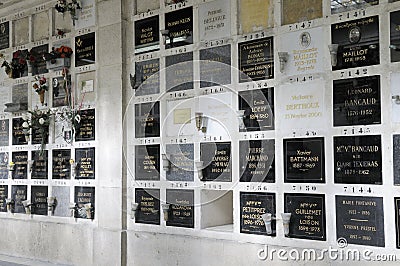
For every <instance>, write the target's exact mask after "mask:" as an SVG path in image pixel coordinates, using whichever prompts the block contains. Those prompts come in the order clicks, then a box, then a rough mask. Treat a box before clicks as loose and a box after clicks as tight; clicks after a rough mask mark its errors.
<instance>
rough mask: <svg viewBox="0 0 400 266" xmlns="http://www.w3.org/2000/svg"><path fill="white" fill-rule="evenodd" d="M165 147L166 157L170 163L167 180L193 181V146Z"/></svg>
mask: <svg viewBox="0 0 400 266" xmlns="http://www.w3.org/2000/svg"><path fill="white" fill-rule="evenodd" d="M166 146H167V147H166V155H167V157H168V160H169V161H170V169H169V171H167V180H170V181H193V179H194V177H193V164H194V146H193V144H169V145H166Z"/></svg>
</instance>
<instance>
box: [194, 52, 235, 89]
mask: <svg viewBox="0 0 400 266" xmlns="http://www.w3.org/2000/svg"><path fill="white" fill-rule="evenodd" d="M230 83H231V45H230V44H228V45H224V46H219V47H213V48H209V49H203V50H200V88H205V87H211V86H220V85H226V84H230Z"/></svg>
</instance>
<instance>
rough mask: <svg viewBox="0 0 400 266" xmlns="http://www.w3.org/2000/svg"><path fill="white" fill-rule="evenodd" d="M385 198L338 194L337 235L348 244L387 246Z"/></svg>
mask: <svg viewBox="0 0 400 266" xmlns="http://www.w3.org/2000/svg"><path fill="white" fill-rule="evenodd" d="M383 217H384V215H383V198H379V197H353V196H336V237H337V239H340V238H344V239H346V241H347V243H348V244H357V245H367V246H377V247H384V246H385V230H384V229H385V225H384V219H383Z"/></svg>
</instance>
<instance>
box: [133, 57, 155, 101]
mask: <svg viewBox="0 0 400 266" xmlns="http://www.w3.org/2000/svg"><path fill="white" fill-rule="evenodd" d="M159 71H160V59H153V60H148V61H143V62H137V63H136V64H135V79H134V89H135V95H136V96H142V95H149V94H155V93H159V92H160V73H159Z"/></svg>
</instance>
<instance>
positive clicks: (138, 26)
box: [135, 16, 160, 54]
mask: <svg viewBox="0 0 400 266" xmlns="http://www.w3.org/2000/svg"><path fill="white" fill-rule="evenodd" d="M159 49H160V26H159V17H158V16H153V17H150V18H146V19H141V20H137V21H135V54H141V53H147V52H152V51H157V50H159Z"/></svg>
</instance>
